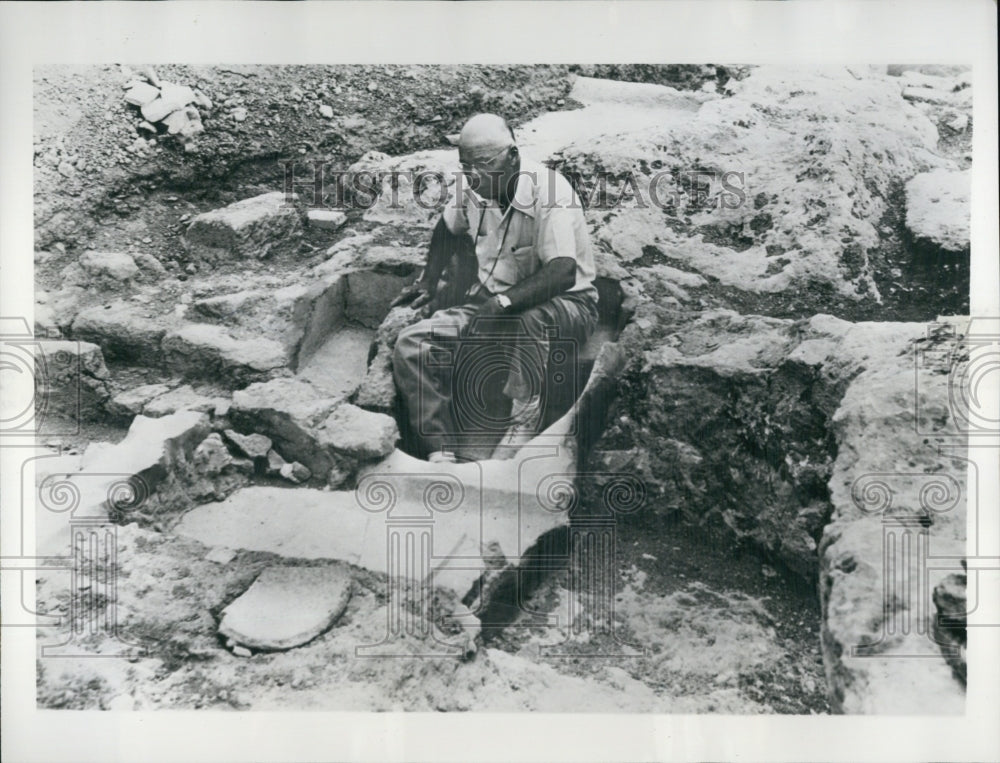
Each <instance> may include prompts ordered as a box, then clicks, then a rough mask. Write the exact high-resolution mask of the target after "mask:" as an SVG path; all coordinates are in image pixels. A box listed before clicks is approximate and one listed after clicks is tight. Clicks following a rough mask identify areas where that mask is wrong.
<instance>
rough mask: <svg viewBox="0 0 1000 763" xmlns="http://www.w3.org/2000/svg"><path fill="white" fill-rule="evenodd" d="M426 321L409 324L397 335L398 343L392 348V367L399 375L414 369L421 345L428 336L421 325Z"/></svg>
mask: <svg viewBox="0 0 1000 763" xmlns="http://www.w3.org/2000/svg"><path fill="white" fill-rule="evenodd" d="M422 323H424V321H420V322H419V323H414V324H413V325H411V326H407V327H405V328H404V329H402V330H401V331H400V332H399V336H397V337H396V345H395V347H393V350H392V368H393V371H395V373H396V374H397V375H399V374H400V373H406V372H407V371H408V370H410V369H412V368H413V366H414V362H415V361H416V359H417V357H418V356H419V353H420V346H421V344H422V343H423V340H424V338H425V337H426V332H425V330H424V329H423V327H422V326H421V324H422Z"/></svg>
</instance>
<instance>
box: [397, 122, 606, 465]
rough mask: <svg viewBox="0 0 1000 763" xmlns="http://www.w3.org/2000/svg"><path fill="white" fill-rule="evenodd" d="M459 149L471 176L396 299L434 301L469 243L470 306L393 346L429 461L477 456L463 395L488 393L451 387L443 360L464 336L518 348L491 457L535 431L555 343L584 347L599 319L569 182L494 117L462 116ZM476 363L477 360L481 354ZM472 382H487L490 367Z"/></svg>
mask: <svg viewBox="0 0 1000 763" xmlns="http://www.w3.org/2000/svg"><path fill="white" fill-rule="evenodd" d="M458 152H459V160H460V162H461V165H462V173H463V174H462V176H460V177H459V178H457V180H456V184H455V188H456V192H455V194H453V196H452V198H451V199H449V201H448V204H447V206H446V207H445V209H444V212H443V213H442V219H441V221H439V223H438V228H437V229H436V230H435V232H434V236H433V238H432V240H431V247H430V251H429V253H428V259H427V266H426V268H425V269H424V272H423V275H422V276H421V278H420V279H419V280H418V281H417V282H416V283H415V284H413V285H411V286H409V287H407V288H406V289H404V291H403V293H402V294H401V295H400V296H399V297H398V298H397V299H396V301H395V302H394V303H393V304H405V303H407V302H409V303H411V304H412V306H414V307H419V306H421V305H427V304H428V303H430V302H431V300H433V299H434V297H435V294H436V292H437V289H438V286H439V284H438V282H439V280H440V278H441V273H442V271H443V269H444V267H445V265H446V264H447V258H448V257H449V256H450V254H451V252H452V251H453V250H454V246H452V245H451V243H452V242H453V239H452V242H449V237H455V236H461V237H466V238H467V240H470V241H471V242H472V248H473V249H474V251H475V256H476V260H477V263H476V265H477V279H476V282H475V283H474V284H473V286H472V288H470V289H469V291H468V292H467V294H466V295H465V299H464V304H460V305H458V306H456V307H451V308H448V309H443V310H438V311H436V312H435V313H433V315H431V316H430V317H429V318H425V319H424V320H422V321H420V322H418V323H416V324H414V325H412V326H410V327H408V328H406V329H404V330H403V331H402V332H401V333H400V335H399V339H398V341H397V343H396V348H395V352H394V354H393V371H394V374H395V378H396V384H397V386H398V388H399V390H400V393H401V394H402V396H403V398H404V401H405V403H406V405H407V408H408V411H409V417H410V422H411V424H412V426H413V431H414V432H415V433H416V434H417V436H418V437H419V438H420V442H421V446H422V448H423V450H424V452H425V453H426V454H428V460H429V461H455V460H456V454H457V456H458V457H460V458H461V457H466V458H467V457H468V456H467V455H466V452H463V444H462V443H463V441H462V438H461V436H460V435H459V434H457V433H459V432H460V430H461V426H460V424H459V423H457V422H456V420H455V411H454V410H453V403H454V402H455V401H454V395H455V393H456V392H459V393H461V392H463V391H464V392H471V393H472V394H471V396H472V397H475V396H476V394H477V392H478V393H479V394H480V395H481V390H455V389H453V388H452V385H453V382H454V380H455V379H456V378H457V377H458V376H460V375H461V374H460V373H459V370H460V369H456V368H452V367H451V366H450V365H449V364H448V363H447V362H441V361H440V358H441V357H444V358H447V357H454V353H453V351H454V348H455V347H456V343H460V342H462V341H465V342H470V341H479V342H484V341H485V342H487V343H488V344H489V343H492V342H493V341H494V339H495V341H496V343H497V345H503V346H506V347H509V348H510V352H509V353H508V355H507V358H508V359H509V360H508V363H507V365H508V366H509V369H508V370H507V375H506V384H505V386H504V389H503V393H504V395H506V396H507V397H508V398H510V400H511V409H510V410H511V412H510V418H509V420H508V423H509V424H510V426H509V428H508V430H507V432H506V434H505V435H504V437H503V438H502V439H501V441H500V444H499V445H498V446H497V449H496V452H495V453H494V457H504V456H511V455H513V453H514V452H515V451H516V449H517V448H518V447H520V446H521V445H523V444H524V443H526V442H527V441H528V440H530V439H531V438H532V437H534V436H535V435H536V434H537V433H538V430H539V427H540V425H541V420H542V413H543V410H542V394H541V393H542V385H543V384H544V380H545V369H546V367H547V362H548V357H549V341H550V339H551V338H552V337H558V338H559V339H560V340H569V341H572V342H575V343H576V344H577V346H578V347H582V345H583V343H585V342H586V340H587V338H588V337H589V336H590V334H591V333H592V332H593V330H594V327H595V326H596V324H597V290H596V288H595V287H594V285H593V280H594V257H593V253H592V252H591V250H590V241H589V236H588V233H587V228H586V224H585V222H584V216H583V209H582V206H581V204H580V201H579V199H578V198H577V196H576V193H575V191H574V190H573V188H572V186H571V185H570V184H569V181H567V180H566V178H564V177H563V176H562V175H560V174H558V173H556V172H555V171H554V170H550V169H548V168H546V167H544V166H542V165H539V164H535V163H530V162H527V161H522V160H521V157H520V154H519V152H518V149H517V146H516V145H515V142H514V134H513V132H512V131H511V129H510V128H509V127H508V126H507V123H506V122H505V121H504V120H503V119H502V118H500V117H498V116H496V115H494V114H479V115H477V116H474V117H472V118H471V119H470V120H469V121H468V122H467V123H466V124H465V126H464V127H463V128H462V132H461V134H460V136H459V144H458ZM463 180H464V181H465V182H462V181H463ZM497 337H499V338H497ZM435 355H437V356H438V357H436V358H435ZM493 355H494V358H495V355H496V354H495V353H493ZM468 362H470V363H475V362H476V360H475V354H474V353H473V354H472V355H470V356H469V360H468ZM464 378H466V379H469V380H476V379H479V381H478V382H476V381H474V383H477V384H478V383H480V382H481V381H482V380H483V379H484V378H485V374H477V373H467V374H465V375H464Z"/></svg>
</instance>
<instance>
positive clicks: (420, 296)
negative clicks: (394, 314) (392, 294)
mask: <svg viewBox="0 0 1000 763" xmlns="http://www.w3.org/2000/svg"><path fill="white" fill-rule="evenodd" d="M436 291H437V290H436V289H434V288H432V287H431V286H429V285H428V284H426V283H424V282H423V281H415V282H413V283H411V284H410V285H409V286H405V287H404V288H403V290H402V291H401V292H400V293H399V296H398V297H396V298H395V299H394V300H393V301H392V303H391V304H390V305H389V307H398V306H400V305H409V306H410V307H412V308H413V309H414V310H416V309H417V308H419V307H423V306H424V305H426V304H427V303H428V302H430V301H431V300H432V299H434V293H435V292H436Z"/></svg>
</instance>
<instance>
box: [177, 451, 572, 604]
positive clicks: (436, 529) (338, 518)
mask: <svg viewBox="0 0 1000 763" xmlns="http://www.w3.org/2000/svg"><path fill="white" fill-rule="evenodd" d="M572 463H573V462H572V461H571V460H569V459H568V458H567V453H566V451H565V449H561V448H539V449H538V450H537V451H535V452H531V453H528V454H526V455H525V456H524V457H523V458H517V459H514V460H510V461H486V462H481V463H468V464H429V463H427V462H426V461H420V460H418V459H415V458H412V457H410V456H407V455H406V454H405V453H402V452H401V451H398V450H397V451H394V452H393V454H392V455H391V456H389V457H388V458H387V459H385V460H384V461H382V462H380V463H379V464H377V465H375V466H374V467H371V468H369V469H367V470H365V471H364V473H363V475H362V476H361V477H360V478H359V482H358V488H357V490H356V491H353V490H337V491H327V490H314V489H311V488H295V489H289V488H277V487H261V486H254V487H248V488H244V489H241V490H238V491H236V492H235V493H233V494H232V495H230V496H229V497H228V498H226V499H225V500H224V501H221V502H218V503H212V504H205V505H203V506H199V507H197V508H195V509H192V510H191V511H189V512H188V513H187V514H185V515H184V517H183V519H182V520H181V521H180V522H179V523H178V525H177V526H176V527H175V528H174V532H176V533H177V534H179V535H184V536H187V537H190V538H194V539H196V540H198V541H200V542H201V543H204V544H205V545H207V546H226V547H228V548H234V549H246V550H252V551H269V552H272V553H276V554H280V555H282V556H286V557H294V558H299V559H336V560H340V561H345V562H348V563H350V564H354V565H357V566H359V567H364V568H365V569H368V570H371V571H373V572H378V573H383V574H389V575H399V576H401V577H405V578H408V579H411V580H418V581H421V582H429V583H430V584H432V585H434V586H435V587H438V588H443V589H445V590H448V591H451V592H453V593H455V594H456V595H457V596H458V597H462V596H464V595H465V594H466V593H468V592H469V590H470V589H471V588H472V586H473V585H474V584H475V583H476V581H477V580H479V578H480V576H482V575H483V573H485V572H487V571H488V570H492V569H496V568H497V565H498V564H499V565H500V566H501V567H503V568H514V567H516V566H517V565H518V564H520V562H521V559H522V558H523V557H524V555H525V554H526V553H527V552H528V550H529V549H530V548H532V547H533V546H534V545H535V543H536V542H537V541H538V539H539V538H540V537H541V536H542V535H543V534H545V533H546V532H548V531H550V530H552V529H554V528H556V527H561V526H565V525H566V524H568V522H569V511H568V509H567V507H562V506H558V505H555V503H554V502H553V501H552V500H550V497H551V496H553V495H554V494H558V493H559V489H560V487H561V486H564V485H566V483H571V482H572ZM411 536H412V538H411V539H412V540H415V541H418V543H417V545H415V546H413V547H412V548H413V549H420V548H421V545H420V542H423V541H421V539H424V541H425V542H426V544H427V545H424V546H423V549H424V551H425V552H426V556H424V555H423V552H420V553H418V552H417V551H413V553H410V554H403V557H404V558H395V557H393V556H391V555H390V552H389V548H390V539H391V538H397V539H398V542H400V543H403V546H399V547H400V548H405V547H406V545H405V544H406V542H407V538H408V537H411ZM418 557H419V558H418ZM501 557H502V558H501Z"/></svg>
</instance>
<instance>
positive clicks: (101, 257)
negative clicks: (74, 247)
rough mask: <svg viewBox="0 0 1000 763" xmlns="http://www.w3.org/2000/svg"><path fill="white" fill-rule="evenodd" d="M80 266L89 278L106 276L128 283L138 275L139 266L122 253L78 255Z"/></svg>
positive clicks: (129, 256)
mask: <svg viewBox="0 0 1000 763" xmlns="http://www.w3.org/2000/svg"><path fill="white" fill-rule="evenodd" d="M80 266H81V267H82V268H83V269H84V270H85V271H86V272H87V273H88V274H89V275H91V276H106V277H108V278H113V279H115V280H116V281H128V280H130V279H132V278H135V277H136V276H137V275H139V266H138V265H136V264H135V260H134V259H133V258H132V256H131V255H129V254H126V253H124V252H96V251H92V250H90V251H86V252H84V253H83V254H82V255H80Z"/></svg>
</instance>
